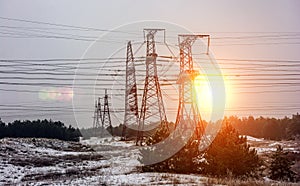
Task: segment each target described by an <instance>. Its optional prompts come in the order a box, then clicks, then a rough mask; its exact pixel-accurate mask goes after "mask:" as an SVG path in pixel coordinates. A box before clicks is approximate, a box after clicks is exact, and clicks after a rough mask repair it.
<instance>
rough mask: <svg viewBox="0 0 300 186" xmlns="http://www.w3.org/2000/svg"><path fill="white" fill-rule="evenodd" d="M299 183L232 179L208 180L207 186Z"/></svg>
mask: <svg viewBox="0 0 300 186" xmlns="http://www.w3.org/2000/svg"><path fill="white" fill-rule="evenodd" d="M298 184H299V183H289V182H276V181H264V180H255V179H247V180H241V179H234V178H208V180H207V185H228V186H296V185H298Z"/></svg>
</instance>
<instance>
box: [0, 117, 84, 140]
mask: <svg viewBox="0 0 300 186" xmlns="http://www.w3.org/2000/svg"><path fill="white" fill-rule="evenodd" d="M80 136H81V133H80V131H79V129H78V128H77V129H75V128H74V127H72V126H71V125H70V126H69V127H66V126H65V125H64V123H62V122H60V121H52V120H46V119H44V120H33V121H29V120H25V121H20V120H15V121H14V122H12V123H8V124H5V123H4V122H2V121H1V119H0V138H4V137H11V138H52V139H60V140H65V141H79V137H80Z"/></svg>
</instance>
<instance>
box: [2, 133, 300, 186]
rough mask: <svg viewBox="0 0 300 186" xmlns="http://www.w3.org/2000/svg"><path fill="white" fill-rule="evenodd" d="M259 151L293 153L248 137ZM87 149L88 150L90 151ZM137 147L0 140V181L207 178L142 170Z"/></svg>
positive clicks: (112, 142)
mask: <svg viewBox="0 0 300 186" xmlns="http://www.w3.org/2000/svg"><path fill="white" fill-rule="evenodd" d="M247 139H248V142H249V143H250V144H251V145H253V146H254V147H255V148H256V149H257V150H258V152H259V153H264V152H270V151H274V150H276V145H278V144H281V145H282V146H283V147H284V149H286V150H291V151H294V152H300V151H299V145H298V143H297V142H295V141H290V142H285V141H280V142H276V141H270V140H263V139H257V138H253V137H250V136H248V137H247ZM91 147H92V149H91ZM138 148H139V147H137V146H135V144H134V142H124V141H120V139H118V138H114V139H113V138H91V139H87V140H82V141H81V142H80V143H74V142H64V141H60V140H53V139H52V140H50V139H31V138H29V139H14V138H5V139H1V140H0V185H4V184H7V185H49V184H50V185H174V184H176V185H178V184H179V185H202V184H204V185H205V184H207V183H208V179H209V178H207V177H203V176H201V175H189V174H170V173H143V172H141V171H140V163H139V161H138V157H139V149H138Z"/></svg>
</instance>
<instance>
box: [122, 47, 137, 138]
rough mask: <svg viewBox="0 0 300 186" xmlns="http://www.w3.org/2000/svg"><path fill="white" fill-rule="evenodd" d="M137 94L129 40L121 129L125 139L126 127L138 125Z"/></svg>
mask: <svg viewBox="0 0 300 186" xmlns="http://www.w3.org/2000/svg"><path fill="white" fill-rule="evenodd" d="M138 115H139V111H138V96H137V85H136V77H135V66H134V57H133V52H132V46H131V42H130V41H129V42H128V43H127V53H126V83H125V115H124V124H123V131H122V140H125V139H126V128H127V127H128V126H138V122H139V116H138Z"/></svg>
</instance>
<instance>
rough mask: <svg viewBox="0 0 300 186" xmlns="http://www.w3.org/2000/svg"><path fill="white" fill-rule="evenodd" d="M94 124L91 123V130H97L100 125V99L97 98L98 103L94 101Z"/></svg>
mask: <svg viewBox="0 0 300 186" xmlns="http://www.w3.org/2000/svg"><path fill="white" fill-rule="evenodd" d="M93 118H94V123H93V128H99V127H100V126H101V125H100V123H101V124H102V112H101V102H100V98H98V102H97V100H96V101H95V112H94V117H93Z"/></svg>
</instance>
